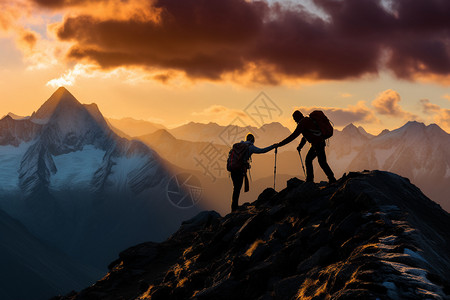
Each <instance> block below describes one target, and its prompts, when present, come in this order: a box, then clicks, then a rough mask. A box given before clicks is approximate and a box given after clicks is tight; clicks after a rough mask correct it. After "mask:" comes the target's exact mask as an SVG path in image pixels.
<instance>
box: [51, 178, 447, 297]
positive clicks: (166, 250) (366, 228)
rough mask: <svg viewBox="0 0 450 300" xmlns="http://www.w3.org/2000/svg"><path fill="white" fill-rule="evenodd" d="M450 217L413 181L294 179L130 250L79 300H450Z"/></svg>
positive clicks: (81, 293)
mask: <svg viewBox="0 0 450 300" xmlns="http://www.w3.org/2000/svg"><path fill="white" fill-rule="evenodd" d="M448 228H450V216H449V214H448V213H447V212H445V211H444V210H442V209H441V207H440V206H439V205H437V204H436V203H434V202H432V201H431V200H429V199H428V198H427V197H426V196H424V195H423V194H422V192H421V191H420V190H419V189H418V188H417V187H415V186H414V185H412V184H411V183H410V182H409V180H408V179H406V178H403V177H400V176H398V175H395V174H392V173H388V172H381V171H371V172H369V171H364V172H359V173H350V174H348V175H345V176H344V177H342V178H341V179H340V180H338V182H337V183H336V184H333V185H326V184H314V183H305V182H303V181H300V180H298V179H296V178H293V179H291V180H289V181H288V185H287V188H286V189H284V190H282V191H280V192H279V193H277V192H276V191H274V190H273V189H270V188H268V189H266V190H265V191H264V192H263V193H262V194H261V195H260V196H259V198H258V199H257V200H256V201H254V202H253V203H245V204H244V205H242V206H241V207H240V208H239V210H237V211H236V212H233V213H230V214H228V215H226V216H225V217H220V215H218V214H217V213H216V212H213V211H209V212H208V211H205V212H202V213H200V214H199V215H197V216H196V217H194V218H193V219H191V220H189V221H186V222H184V223H183V225H182V226H181V227H180V229H179V230H178V231H177V232H176V233H175V234H173V235H172V236H171V237H170V238H169V239H168V240H166V241H165V242H163V243H159V244H158V243H150V242H149V243H143V244H140V245H137V246H134V247H132V248H129V249H127V250H125V251H123V252H122V253H121V254H120V256H119V258H118V259H117V260H116V261H114V262H112V263H111V264H110V266H109V269H110V272H109V273H108V274H107V275H106V276H105V277H104V278H103V279H101V280H100V281H98V282H97V283H96V284H94V285H92V286H91V287H89V288H87V289H85V290H83V291H81V292H79V293H75V292H73V293H72V294H69V295H67V296H64V297H56V298H55V299H60V300H63V299H64V300H68V299H71V300H74V299H154V300H157V299H199V300H200V299H330V298H331V299H450V281H449V280H448V279H447V275H448V274H447V273H448V270H449V269H450V234H449V232H448Z"/></svg>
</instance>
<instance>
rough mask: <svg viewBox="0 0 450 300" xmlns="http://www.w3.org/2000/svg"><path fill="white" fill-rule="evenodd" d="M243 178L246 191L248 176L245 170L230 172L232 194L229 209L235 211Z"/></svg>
mask: <svg viewBox="0 0 450 300" xmlns="http://www.w3.org/2000/svg"><path fill="white" fill-rule="evenodd" d="M244 178H245V186H246V187H245V191H246V192H247V191H248V178H247V173H246V172H231V180H232V181H233V196H232V197H231V211H235V210H236V209H237V208H238V206H239V194H240V193H241V188H242V184H243V183H244Z"/></svg>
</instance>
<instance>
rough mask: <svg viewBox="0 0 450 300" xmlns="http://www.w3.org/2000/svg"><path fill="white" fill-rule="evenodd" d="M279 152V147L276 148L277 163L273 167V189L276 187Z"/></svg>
mask: <svg viewBox="0 0 450 300" xmlns="http://www.w3.org/2000/svg"><path fill="white" fill-rule="evenodd" d="M277 153H278V148H275V165H274V167H273V189H275V179H276V178H277Z"/></svg>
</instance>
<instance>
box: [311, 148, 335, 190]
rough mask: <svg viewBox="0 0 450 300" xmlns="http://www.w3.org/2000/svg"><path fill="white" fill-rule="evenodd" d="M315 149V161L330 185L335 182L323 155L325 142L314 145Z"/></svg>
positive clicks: (324, 154)
mask: <svg viewBox="0 0 450 300" xmlns="http://www.w3.org/2000/svg"><path fill="white" fill-rule="evenodd" d="M315 148H316V153H317V160H318V161H319V165H320V167H321V168H322V170H323V171H324V172H325V174H326V175H327V177H328V181H329V182H331V183H332V182H335V181H336V178H334V174H333V171H331V168H330V166H329V165H328V162H327V155H326V153H325V141H324V142H322V143H319V144H318V145H315Z"/></svg>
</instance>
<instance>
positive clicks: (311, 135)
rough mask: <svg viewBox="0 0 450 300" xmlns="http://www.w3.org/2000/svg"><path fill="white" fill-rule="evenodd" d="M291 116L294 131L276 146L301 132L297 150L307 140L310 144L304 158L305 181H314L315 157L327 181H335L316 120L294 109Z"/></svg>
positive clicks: (289, 140) (287, 141)
mask: <svg viewBox="0 0 450 300" xmlns="http://www.w3.org/2000/svg"><path fill="white" fill-rule="evenodd" d="M320 113H322V112H320ZM311 114H312V113H311ZM311 114H310V115H311ZM322 114H323V113H322ZM323 116H325V115H323ZM292 118H294V121H295V122H296V123H297V128H295V130H294V132H293V133H292V134H291V135H290V136H288V137H287V138H285V139H284V140H283V141H281V142H280V143H278V145H276V147H282V146H284V145H286V144H288V143H290V142H292V141H293V140H294V139H295V138H297V137H298V136H299V135H300V134H303V137H302V140H301V142H300V144H299V145H298V147H297V150H298V151H299V152H300V150H301V149H302V148H303V146H304V145H305V144H306V142H307V141H308V142H309V143H310V144H311V148H310V149H309V151H308V154H307V155H306V159H305V165H306V181H314V169H313V160H314V158H316V157H317V159H318V161H319V165H320V167H321V168H322V170H323V171H324V172H325V174H326V175H327V177H328V181H329V182H330V183H333V182H336V178H334V174H333V171H331V168H330V166H329V165H328V163H327V156H326V154H325V138H324V135H323V133H322V132H321V130H320V127H319V125H318V124H317V122H316V121H314V120H313V119H311V117H304V116H303V114H302V113H301V112H300V111H298V110H296V111H294V113H293V114H292ZM330 126H331V125H330ZM331 135H332V133H331ZM331 135H330V136H331ZM328 137H329V136H328Z"/></svg>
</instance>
